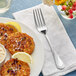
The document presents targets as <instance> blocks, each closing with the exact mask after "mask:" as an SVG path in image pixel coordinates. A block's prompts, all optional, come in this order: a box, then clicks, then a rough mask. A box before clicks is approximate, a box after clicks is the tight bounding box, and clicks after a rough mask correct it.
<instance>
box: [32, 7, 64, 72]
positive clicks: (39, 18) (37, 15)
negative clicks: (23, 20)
mask: <svg viewBox="0 0 76 76" xmlns="http://www.w3.org/2000/svg"><path fill="white" fill-rule="evenodd" d="M33 15H34V21H35V25H36V28H37V30H38V31H39V32H41V33H42V34H44V36H45V38H46V40H47V42H48V44H49V46H50V50H51V52H52V55H53V58H54V61H55V64H56V67H57V68H58V69H60V70H61V69H64V67H65V66H64V64H63V62H62V60H61V59H60V57H59V55H58V54H57V53H56V52H55V51H54V49H52V48H51V47H52V46H51V42H50V40H49V38H48V36H47V34H46V32H47V27H46V23H45V20H44V17H43V14H42V11H41V9H40V8H38V9H35V10H33Z"/></svg>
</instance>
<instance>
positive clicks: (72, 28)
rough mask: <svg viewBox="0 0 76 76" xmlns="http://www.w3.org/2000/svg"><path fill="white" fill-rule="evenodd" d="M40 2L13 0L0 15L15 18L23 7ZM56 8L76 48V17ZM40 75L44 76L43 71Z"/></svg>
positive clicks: (71, 75) (74, 75)
mask: <svg viewBox="0 0 76 76" xmlns="http://www.w3.org/2000/svg"><path fill="white" fill-rule="evenodd" d="M40 3H41V0H12V4H11V7H10V10H9V11H7V12H6V13H3V14H0V17H8V18H14V17H13V16H12V13H14V12H17V11H20V10H23V9H27V8H29V7H33V6H35V5H38V4H40ZM54 8H55V10H56V12H57V14H58V16H59V18H60V19H61V21H62V23H63V24H64V27H65V29H66V31H67V33H68V35H69V37H70V39H71V41H72V42H73V44H74V46H75V48H76V33H75V32H76V19H74V20H66V19H64V18H63V17H62V16H61V15H60V13H59V11H58V10H57V7H56V6H54ZM39 76H43V75H42V73H41V74H40V75H39ZM65 76H76V71H74V72H71V73H69V74H67V75H65Z"/></svg>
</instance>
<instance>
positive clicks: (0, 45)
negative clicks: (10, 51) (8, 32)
mask: <svg viewBox="0 0 76 76" xmlns="http://www.w3.org/2000/svg"><path fill="white" fill-rule="evenodd" d="M0 47H2V48H3V49H4V51H5V55H4V56H5V57H4V58H3V60H2V61H0V66H2V65H3V63H4V61H5V59H6V49H5V47H4V46H3V45H2V44H0Z"/></svg>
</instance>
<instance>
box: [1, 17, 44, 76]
mask: <svg viewBox="0 0 76 76" xmlns="http://www.w3.org/2000/svg"><path fill="white" fill-rule="evenodd" d="M9 21H15V20H13V19H9V18H3V17H0V23H6V22H9ZM15 22H18V21H15ZM18 23H19V24H20V26H21V29H22V32H24V33H27V34H29V35H30V36H31V37H33V39H34V42H35V50H34V52H33V54H32V58H33V64H31V74H30V76H38V75H39V73H40V72H41V69H42V66H43V62H44V50H43V48H42V45H41V42H40V40H39V39H38V37H37V36H36V33H34V32H33V31H32V30H31V29H29V28H28V27H27V26H26V25H24V24H22V23H20V22H18ZM7 59H9V54H8V55H7Z"/></svg>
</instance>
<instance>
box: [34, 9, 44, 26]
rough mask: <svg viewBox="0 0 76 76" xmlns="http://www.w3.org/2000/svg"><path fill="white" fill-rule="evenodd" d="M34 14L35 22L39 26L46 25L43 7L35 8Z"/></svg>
mask: <svg viewBox="0 0 76 76" xmlns="http://www.w3.org/2000/svg"><path fill="white" fill-rule="evenodd" d="M33 14H34V20H35V24H36V26H37V27H38V26H42V25H45V20H44V17H43V14H42V11H41V8H37V9H35V10H33Z"/></svg>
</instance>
